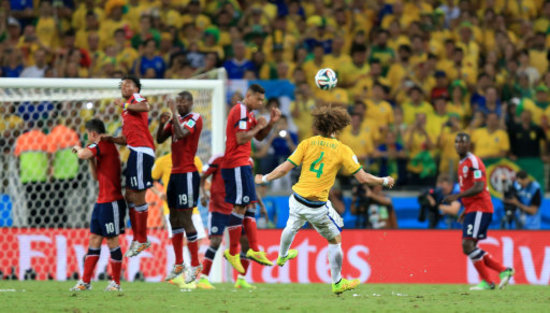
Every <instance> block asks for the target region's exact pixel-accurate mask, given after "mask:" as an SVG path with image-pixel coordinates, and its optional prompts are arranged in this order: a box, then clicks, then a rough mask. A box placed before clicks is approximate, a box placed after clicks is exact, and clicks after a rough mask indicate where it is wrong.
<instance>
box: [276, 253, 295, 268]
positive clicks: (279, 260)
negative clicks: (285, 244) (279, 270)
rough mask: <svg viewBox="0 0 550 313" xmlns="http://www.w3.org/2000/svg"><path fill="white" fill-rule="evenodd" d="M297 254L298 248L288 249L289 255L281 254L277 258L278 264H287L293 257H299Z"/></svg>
mask: <svg viewBox="0 0 550 313" xmlns="http://www.w3.org/2000/svg"><path fill="white" fill-rule="evenodd" d="M297 256H298V250H296V249H290V250H288V253H287V255H286V256H285V257H281V256H279V257H278V258H277V265H279V266H283V265H285V263H286V261H288V260H292V259H294V258H295V257H297Z"/></svg>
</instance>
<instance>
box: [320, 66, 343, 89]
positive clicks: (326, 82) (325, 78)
mask: <svg viewBox="0 0 550 313" xmlns="http://www.w3.org/2000/svg"><path fill="white" fill-rule="evenodd" d="M336 83H338V79H337V78H336V73H334V71H333V70H332V69H330V68H323V69H320V70H319V71H318V72H317V75H315V84H317V87H319V88H320V89H322V90H330V89H332V88H334V87H336Z"/></svg>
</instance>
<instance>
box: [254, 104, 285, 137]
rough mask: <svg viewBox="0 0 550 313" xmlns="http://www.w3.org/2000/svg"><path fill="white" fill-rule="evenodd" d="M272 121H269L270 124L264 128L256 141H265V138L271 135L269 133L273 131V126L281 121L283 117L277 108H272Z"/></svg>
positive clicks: (257, 135)
mask: <svg viewBox="0 0 550 313" xmlns="http://www.w3.org/2000/svg"><path fill="white" fill-rule="evenodd" d="M270 115H271V116H270V119H269V124H267V126H266V127H264V128H262V129H261V130H260V131H259V132H258V133H257V134H256V136H255V138H256V139H258V140H264V139H265V137H267V135H269V132H271V129H272V128H273V125H275V123H277V121H278V120H279V118H280V117H281V111H280V110H279V109H277V108H271V113H270Z"/></svg>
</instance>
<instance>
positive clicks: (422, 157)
mask: <svg viewBox="0 0 550 313" xmlns="http://www.w3.org/2000/svg"><path fill="white" fill-rule="evenodd" d="M426 119H427V116H426V113H424V112H418V113H416V114H415V116H414V123H413V124H411V126H410V127H409V129H408V133H407V135H406V137H407V138H406V142H405V146H406V148H407V150H408V151H409V158H410V159H409V163H408V165H407V170H408V171H409V172H410V173H411V174H412V178H413V180H414V181H415V182H416V183H422V181H423V179H425V178H429V177H434V176H435V172H436V166H435V161H434V159H433V149H434V148H435V144H436V141H435V140H436V139H437V138H436V137H433V136H432V134H430V133H428V130H427V129H426Z"/></svg>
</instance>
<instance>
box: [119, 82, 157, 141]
mask: <svg viewBox="0 0 550 313" xmlns="http://www.w3.org/2000/svg"><path fill="white" fill-rule="evenodd" d="M144 101H147V100H146V99H145V98H143V97H142V96H141V95H140V94H137V93H135V94H134V95H133V96H131V97H130V99H128V101H126V103H124V104H123V105H122V134H123V135H124V137H126V142H127V144H128V146H130V147H134V148H137V147H147V148H151V149H153V150H155V144H154V142H153V136H151V133H150V132H149V117H148V116H149V114H148V113H147V112H131V111H128V110H127V109H125V108H124V107H125V106H126V104H127V103H128V104H133V103H139V102H144Z"/></svg>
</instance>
